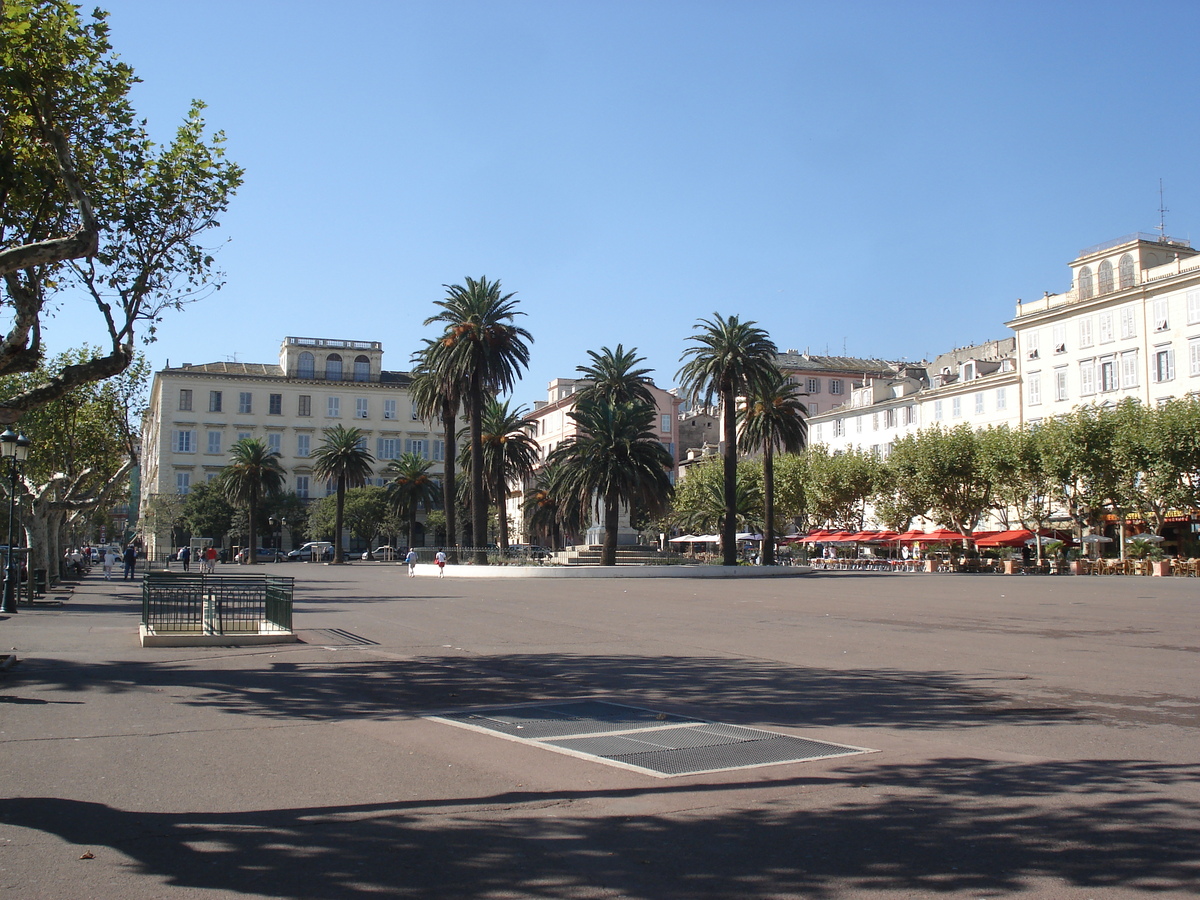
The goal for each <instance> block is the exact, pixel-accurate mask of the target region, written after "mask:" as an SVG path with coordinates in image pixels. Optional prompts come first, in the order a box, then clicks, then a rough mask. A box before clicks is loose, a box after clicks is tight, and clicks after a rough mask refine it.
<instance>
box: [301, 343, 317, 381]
mask: <svg viewBox="0 0 1200 900" xmlns="http://www.w3.org/2000/svg"><path fill="white" fill-rule="evenodd" d="M316 372H317V361H316V360H315V359H313V355H312V354H311V353H309V352H308V351H307V350H305V351H304V352H303V353H301V354H300V359H299V361H298V363H297V366H296V376H297V377H299V378H312V377H313V376H314V375H315V374H316Z"/></svg>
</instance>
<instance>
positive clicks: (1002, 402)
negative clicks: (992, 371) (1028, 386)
mask: <svg viewBox="0 0 1200 900" xmlns="http://www.w3.org/2000/svg"><path fill="white" fill-rule="evenodd" d="M996 409H997V411H999V410H1002V409H1008V388H1002V387H1001V388H996Z"/></svg>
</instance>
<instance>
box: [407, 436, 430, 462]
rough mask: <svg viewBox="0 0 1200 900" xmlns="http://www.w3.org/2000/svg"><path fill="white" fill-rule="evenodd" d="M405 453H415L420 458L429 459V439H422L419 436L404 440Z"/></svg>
mask: <svg viewBox="0 0 1200 900" xmlns="http://www.w3.org/2000/svg"><path fill="white" fill-rule="evenodd" d="M404 452H405V453H415V454H417V456H419V457H421V459H429V441H423V440H420V439H419V438H418V439H416V440H406V441H405V442H404Z"/></svg>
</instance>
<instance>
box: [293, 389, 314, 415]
mask: <svg viewBox="0 0 1200 900" xmlns="http://www.w3.org/2000/svg"><path fill="white" fill-rule="evenodd" d="M296 415H298V416H305V417H307V416H311V415H312V395H311V394H301V395H300V403H299V405H298V406H297V407H296Z"/></svg>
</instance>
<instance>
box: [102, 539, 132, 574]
mask: <svg viewBox="0 0 1200 900" xmlns="http://www.w3.org/2000/svg"><path fill="white" fill-rule="evenodd" d="M118 561H120V562H121V563H122V564H123V565H124V567H125V571H124V574H123V576H122V579H121V580H122V581H133V580H134V579H135V578H136V577H137V576H136V575H135V574H134V570H135V569H136V568H137V548H136V547H134V546H133V544H130V545H129V546H128V547H126V548H125V552H124V553H122V554H121V555H120V556H117V551H116V550H114V549H113V548H112V547H107V548H105V550H104V555H103V556H102V557H101V563H102V565H103V566H104V580H105V581H112V574H113V568H114V567H115V566H116V565H117V562H118Z"/></svg>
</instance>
